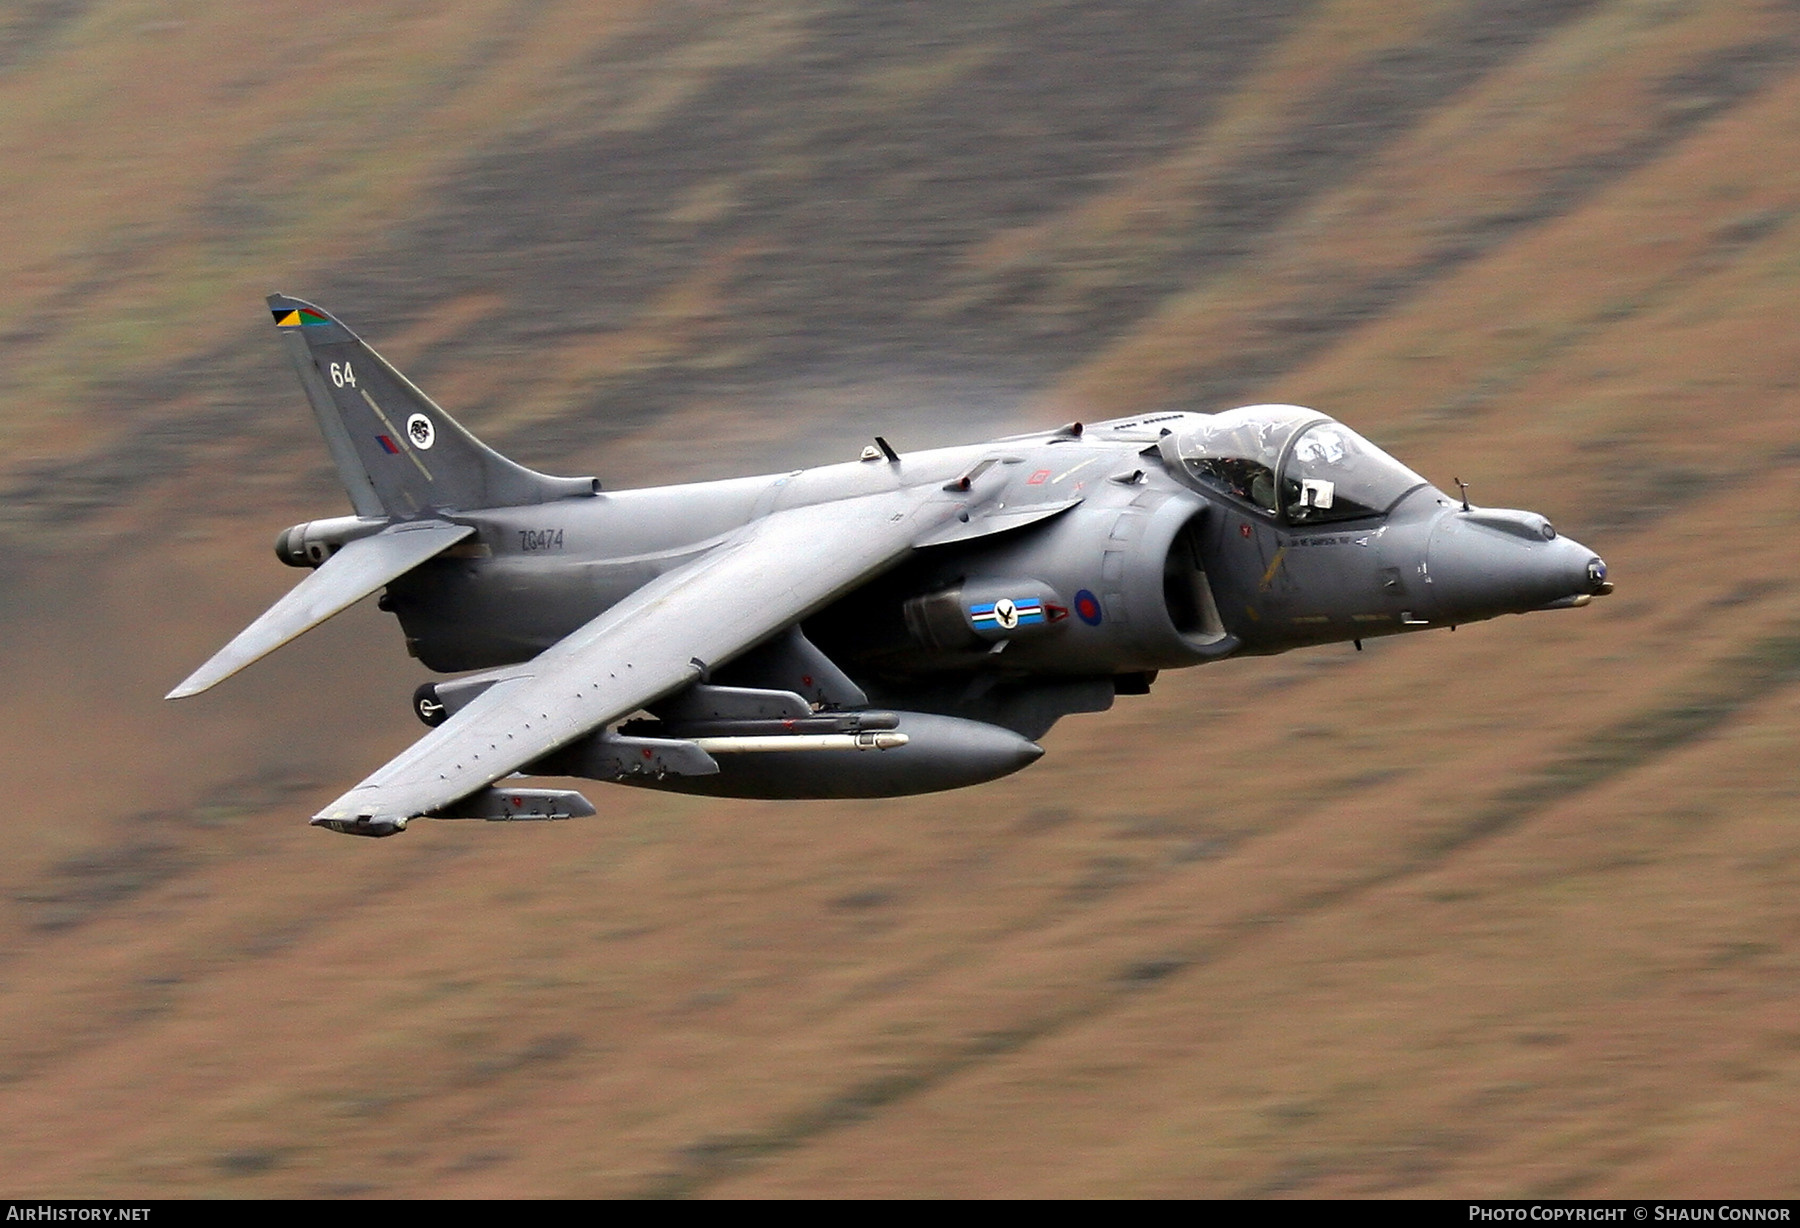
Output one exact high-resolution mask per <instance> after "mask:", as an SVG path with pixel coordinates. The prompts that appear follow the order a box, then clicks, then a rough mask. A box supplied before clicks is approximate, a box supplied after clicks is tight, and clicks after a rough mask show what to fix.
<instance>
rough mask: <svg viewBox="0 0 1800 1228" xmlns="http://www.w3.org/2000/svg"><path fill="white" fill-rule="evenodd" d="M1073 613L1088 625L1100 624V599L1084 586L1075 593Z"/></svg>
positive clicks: (1096, 625) (1095, 625)
mask: <svg viewBox="0 0 1800 1228" xmlns="http://www.w3.org/2000/svg"><path fill="white" fill-rule="evenodd" d="M1075 615H1076V617H1078V618H1079V619H1081V621H1082V622H1084V623H1086V624H1087V625H1088V626H1090V627H1098V626H1099V625H1100V599H1099V598H1098V597H1096V596H1094V594H1092V593H1090V592H1088V591H1087V590H1086V589H1085V588H1084V589H1082V590H1081V591H1080V592H1079V593H1076V594H1075Z"/></svg>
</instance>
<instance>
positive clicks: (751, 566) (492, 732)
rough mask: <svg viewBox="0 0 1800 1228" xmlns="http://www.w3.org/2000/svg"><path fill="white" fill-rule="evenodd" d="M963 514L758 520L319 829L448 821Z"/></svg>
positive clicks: (519, 681) (903, 500) (375, 779)
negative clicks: (442, 815)
mask: <svg viewBox="0 0 1800 1228" xmlns="http://www.w3.org/2000/svg"><path fill="white" fill-rule="evenodd" d="M960 506H963V500H960V499H958V500H951V499H948V498H945V497H944V496H942V495H937V494H935V493H933V494H926V493H924V492H921V491H918V490H911V491H908V490H899V491H889V492H883V493H881V494H874V495H865V496H862V497H859V498H854V499H846V500H842V501H840V502H835V503H827V504H820V505H815V506H810V507H801V508H794V509H792V510H789V511H782V512H776V513H774V514H772V515H769V516H766V517H764V518H762V519H761V520H757V521H755V522H753V523H751V524H749V525H747V526H746V527H745V528H743V529H742V530H740V531H739V532H738V533H736V534H734V535H732V536H731V537H729V538H727V539H726V540H724V541H722V542H721V543H720V544H719V545H718V546H716V547H714V548H713V549H712V550H711V551H709V552H707V553H706V554H703V555H701V556H700V557H699V558H697V559H694V560H693V561H691V562H689V563H686V564H684V565H683V566H681V567H679V568H676V569H675V570H673V571H671V572H668V573H667V574H665V575H663V576H661V577H659V578H657V579H656V580H654V581H652V582H651V583H649V584H647V585H645V586H644V587H643V588H641V589H639V590H638V591H637V592H635V593H633V594H632V595H631V596H630V597H627V598H626V599H625V600H623V601H621V602H620V603H619V604H617V605H615V606H613V607H612V608H611V609H609V610H607V611H606V612H605V613H604V614H601V615H600V616H599V617H597V618H595V619H594V620H593V621H592V622H589V623H587V624H586V625H585V626H582V627H580V628H578V629H577V630H575V631H573V632H571V633H570V634H569V635H568V636H567V637H566V638H564V639H563V640H561V641H560V642H559V643H557V644H555V645H554V646H552V647H551V648H548V649H546V650H545V651H544V652H543V653H541V654H539V655H538V656H537V657H535V658H533V659H532V660H531V661H530V662H528V663H527V664H525V665H522V666H520V667H519V668H518V670H517V672H516V673H515V674H513V675H512V676H510V677H507V678H504V679H502V680H501V681H500V682H497V683H496V684H495V685H493V686H492V687H490V688H488V689H487V690H486V691H484V692H483V693H482V694H481V695H480V696H479V697H477V698H476V699H475V700H473V701H472V702H470V703H469V705H468V706H467V707H465V708H463V709H462V710H461V711H459V712H457V713H456V715H455V716H453V717H451V718H450V720H448V721H446V722H445V723H444V724H443V725H441V726H439V727H438V728H437V729H435V730H433V731H432V732H431V733H429V734H427V735H426V736H425V737H423V738H421V739H420V740H419V741H418V742H416V743H414V744H413V745H412V746H411V747H410V748H409V749H407V750H406V751H405V752H403V753H402V754H400V755H399V756H397V757H396V758H394V759H393V760H392V761H390V762H389V763H388V764H387V765H386V766H384V767H382V768H381V769H380V770H379V771H377V772H375V773H374V774H373V775H372V776H370V777H369V778H368V779H367V780H365V781H363V782H362V783H361V784H359V785H357V786H356V787H355V788H354V789H352V790H350V791H349V792H348V793H346V794H344V795H343V796H342V797H340V798H338V799H337V800H336V801H334V802H332V803H331V804H330V805H329V806H327V807H326V808H325V809H324V810H322V811H321V812H320V813H319V814H318V815H317V816H315V817H314V819H313V822H314V823H317V824H331V825H336V824H342V823H351V824H357V825H369V826H372V827H376V828H382V827H385V828H389V829H392V828H394V827H398V826H403V825H404V824H405V823H406V822H407V820H409V819H412V818H415V817H418V816H421V815H428V814H431V813H433V812H434V811H438V810H442V809H443V808H445V807H447V806H450V805H452V804H453V803H455V802H457V801H458V800H459V799H461V798H464V797H466V796H468V795H469V794H471V793H473V792H475V791H476V790H478V789H481V788H483V787H484V786H486V785H488V784H491V783H492V782H493V781H495V780H498V779H499V778H501V777H502V776H505V775H507V774H509V773H511V772H514V771H517V770H518V769H519V768H521V767H524V766H525V765H527V764H529V763H532V762H533V761H535V760H537V759H539V758H541V757H542V756H544V755H546V754H548V753H549V752H551V751H553V750H556V749H557V748H558V747H561V746H565V745H567V744H568V743H570V742H573V741H575V740H576V739H577V738H580V737H582V736H583V735H585V734H588V733H591V732H593V731H595V730H597V729H600V728H602V727H603V726H605V725H607V724H608V723H610V722H612V721H616V720H618V719H619V718H621V717H624V716H627V715H629V714H630V713H632V712H634V711H636V710H637V709H639V708H641V707H643V706H644V705H645V704H648V703H653V702H654V701H655V700H657V699H659V698H661V697H663V696H665V695H668V694H670V693H671V692H674V691H677V690H679V689H681V688H682V687H684V686H687V685H688V684H690V683H692V682H694V681H696V680H697V679H698V678H699V677H701V675H702V674H703V673H705V672H706V671H707V670H708V669H709V668H710V667H711V666H713V665H715V664H720V663H723V662H724V661H726V660H728V659H730V658H731V657H733V656H735V655H737V654H738V653H741V652H743V651H744V650H745V649H747V648H750V647H752V646H753V645H755V644H757V643H759V642H760V641H762V640H764V639H766V638H767V637H769V636H770V635H772V634H774V633H775V632H777V631H779V630H781V629H782V628H783V627H786V626H788V625H790V624H791V623H793V622H795V621H796V620H797V619H800V618H804V617H805V616H806V615H808V614H810V613H812V612H813V611H814V610H817V609H819V608H821V607H822V606H824V605H825V604H827V603H828V602H830V601H831V600H833V599H834V598H836V597H838V596H840V595H841V594H843V593H844V592H846V591H848V590H849V589H851V588H853V587H855V586H856V585H857V584H859V583H861V582H863V581H864V580H866V579H868V578H869V577H871V576H874V575H877V574H879V573H880V572H882V571H885V570H886V569H887V568H889V567H890V566H892V565H893V564H894V563H896V562H897V561H898V560H899V559H901V558H902V557H904V556H905V555H906V553H907V552H908V551H910V550H911V549H912V548H913V546H914V544H915V542H917V541H920V540H923V539H925V538H927V537H929V536H930V535H931V533H932V532H933V531H935V530H936V529H938V528H940V527H941V525H942V524H943V523H945V522H947V521H950V520H951V519H952V518H953V517H954V515H955V512H956V510H957V509H958V507H960Z"/></svg>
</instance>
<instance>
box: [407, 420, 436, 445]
mask: <svg viewBox="0 0 1800 1228" xmlns="http://www.w3.org/2000/svg"><path fill="white" fill-rule="evenodd" d="M406 437H407V438H408V439H410V440H412V444H413V447H415V448H417V449H419V451H421V452H425V451H429V450H430V448H431V445H432V444H434V443H436V442H437V428H436V427H434V426H432V425H431V419H430V418H427V417H426V416H425V415H424V414H414V415H413V416H412V417H410V418H408V419H407V420H406Z"/></svg>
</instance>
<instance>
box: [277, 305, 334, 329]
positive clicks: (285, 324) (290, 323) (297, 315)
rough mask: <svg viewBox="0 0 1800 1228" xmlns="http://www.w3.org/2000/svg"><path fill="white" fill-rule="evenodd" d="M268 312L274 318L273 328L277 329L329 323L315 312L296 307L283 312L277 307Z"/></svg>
mask: <svg viewBox="0 0 1800 1228" xmlns="http://www.w3.org/2000/svg"><path fill="white" fill-rule="evenodd" d="M270 310H271V312H272V313H273V315H274V316H275V327H277V328H299V327H301V326H302V325H314V326H317V325H322V324H329V323H331V320H330V318H329V317H327V316H323V315H320V314H319V313H318V312H316V311H308V310H306V308H304V307H297V308H294V309H293V310H289V311H284V310H282V309H281V308H279V307H276V308H271V309H270Z"/></svg>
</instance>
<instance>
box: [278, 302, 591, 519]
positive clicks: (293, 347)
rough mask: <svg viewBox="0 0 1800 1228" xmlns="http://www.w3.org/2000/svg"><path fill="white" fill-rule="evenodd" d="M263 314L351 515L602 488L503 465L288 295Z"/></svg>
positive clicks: (530, 499)
mask: <svg viewBox="0 0 1800 1228" xmlns="http://www.w3.org/2000/svg"><path fill="white" fill-rule="evenodd" d="M269 310H270V311H271V312H273V313H274V316H275V327H276V328H277V329H279V330H280V332H281V335H282V340H283V342H284V343H285V344H286V345H287V347H288V354H289V356H290V357H291V358H292V359H293V360H294V370H295V372H296V373H297V374H298V375H299V376H300V383H301V384H302V385H303V386H304V387H305V389H306V397H307V400H309V401H311V402H312V407H313V413H315V414H316V415H317V416H318V419H319V429H320V430H321V431H322V432H324V435H325V443H326V446H327V447H329V448H330V449H331V458H332V460H333V461H334V462H335V463H336V465H337V470H338V476H339V477H340V478H341V479H342V480H343V483H344V488H345V490H347V491H348V492H349V494H350V503H351V505H352V506H353V507H354V508H355V509H356V513H357V515H359V516H388V517H394V518H398V519H402V520H409V519H414V518H416V517H419V516H424V515H429V514H431V513H434V512H440V511H445V510H452V509H455V510H465V511H466V510H472V509H475V508H483V507H521V506H525V505H528V504H534V503H548V502H550V501H551V500H554V499H567V498H572V497H578V496H584V495H592V494H594V493H595V492H596V491H597V490H598V489H599V486H600V484H599V483H598V482H597V481H595V480H594V479H593V478H557V477H550V476H548V475H546V474H542V473H538V472H536V471H535V470H531V469H527V468H525V466H523V465H520V464H516V463H515V462H513V461H510V460H508V459H506V457H504V456H502V455H500V454H499V453H498V452H496V451H494V450H493V449H492V448H490V447H488V446H487V445H486V444H484V443H482V442H481V441H480V440H479V439H477V438H475V436H473V435H471V434H469V432H468V431H466V430H464V429H463V428H462V426H461V425H459V424H458V423H457V421H456V420H455V419H454V418H452V417H451V416H450V415H449V414H447V413H445V412H444V411H443V410H442V409H439V408H438V406H437V404H436V402H434V401H433V400H432V399H431V398H430V397H428V396H426V395H425V394H424V393H423V392H421V391H419V389H418V388H417V387H415V386H414V385H413V383H412V381H411V380H409V379H407V378H406V377H405V376H404V375H402V374H400V372H398V371H396V370H395V369H394V368H393V367H392V366H390V365H388V362H387V360H386V359H384V358H383V357H382V356H381V355H380V354H377V353H376V352H375V351H374V350H373V349H371V348H370V347H369V346H368V345H367V344H365V343H364V342H363V341H362V339H361V338H359V337H358V336H357V335H356V334H355V333H353V332H351V331H350V330H349V329H347V328H345V327H344V326H343V325H342V324H340V323H339V322H338V321H337V320H336V319H335V318H334V317H333V316H331V315H330V314H329V313H328V312H325V311H322V310H320V309H319V308H317V307H315V306H313V305H312V304H311V303H307V302H303V301H301V300H300V299H297V298H289V297H288V296H286V295H285V294H271V295H270V296H269Z"/></svg>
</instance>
